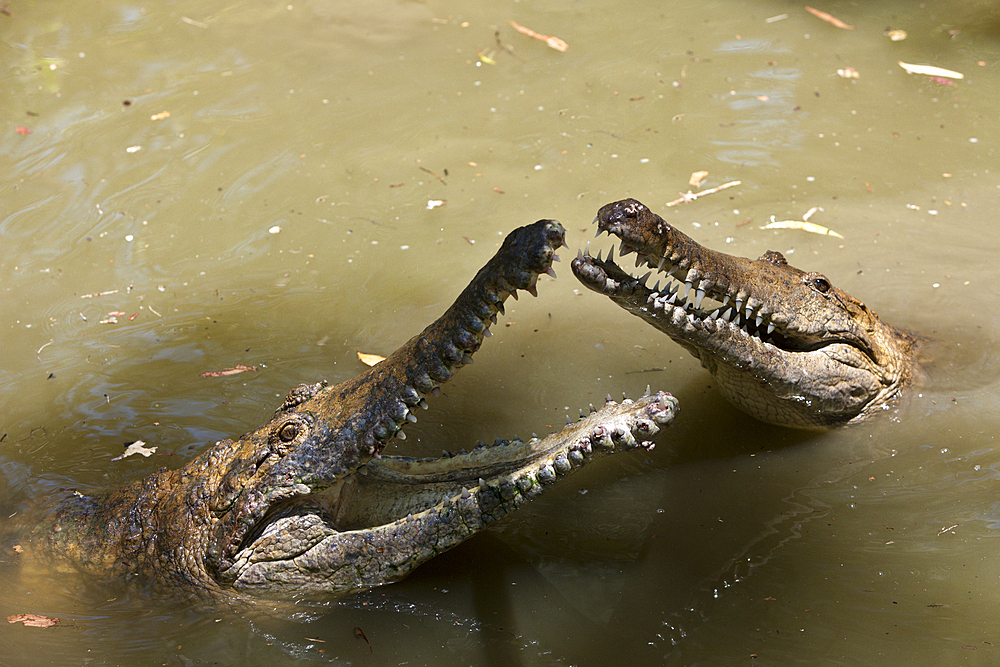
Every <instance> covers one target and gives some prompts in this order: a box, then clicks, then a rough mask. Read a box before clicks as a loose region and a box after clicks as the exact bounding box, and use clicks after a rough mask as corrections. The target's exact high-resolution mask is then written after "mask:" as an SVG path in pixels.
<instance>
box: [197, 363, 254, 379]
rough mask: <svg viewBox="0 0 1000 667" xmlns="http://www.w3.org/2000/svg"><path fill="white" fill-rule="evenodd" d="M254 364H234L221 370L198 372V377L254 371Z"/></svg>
mask: <svg viewBox="0 0 1000 667" xmlns="http://www.w3.org/2000/svg"><path fill="white" fill-rule="evenodd" d="M256 370H257V367H256V366H244V365H242V364H236V365H235V366H233V367H232V368H224V369H222V370H221V371H205V372H204V373H200V374H199V375H198V377H202V378H218V377H223V376H226V375H238V374H239V373H245V372H246V371H256Z"/></svg>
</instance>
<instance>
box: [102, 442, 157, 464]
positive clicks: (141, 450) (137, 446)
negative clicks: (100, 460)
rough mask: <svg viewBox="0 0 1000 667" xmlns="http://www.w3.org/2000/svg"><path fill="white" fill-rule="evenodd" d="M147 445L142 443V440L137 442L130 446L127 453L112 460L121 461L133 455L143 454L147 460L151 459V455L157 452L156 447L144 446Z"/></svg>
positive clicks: (126, 449) (126, 450)
mask: <svg viewBox="0 0 1000 667" xmlns="http://www.w3.org/2000/svg"><path fill="white" fill-rule="evenodd" d="M145 444H146V443H145V442H144V441H142V440H136V441H135V442H133V443H132V444H131V445H129V446H128V447H126V448H125V451H124V452H122V454H121V456H116V457H115V458H113V459H111V460H112V461H121V460H122V459H123V458H125V457H126V456H132V455H133V454H142V455H143V456H145V457H146V458H149V456H150V455H151V454H153V453H154V452H156V447H145V446H144V445H145Z"/></svg>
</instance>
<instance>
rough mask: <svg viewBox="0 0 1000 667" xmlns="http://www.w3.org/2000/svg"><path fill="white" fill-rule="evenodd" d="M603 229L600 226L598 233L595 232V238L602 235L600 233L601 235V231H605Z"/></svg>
mask: <svg viewBox="0 0 1000 667" xmlns="http://www.w3.org/2000/svg"><path fill="white" fill-rule="evenodd" d="M603 231H604V230H603V229H601V228H598V229H597V233H596V234H594V238H595V239H596V238H598V237H600V235H601V232H603Z"/></svg>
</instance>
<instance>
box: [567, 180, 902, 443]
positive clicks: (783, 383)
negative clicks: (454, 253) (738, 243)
mask: <svg viewBox="0 0 1000 667" xmlns="http://www.w3.org/2000/svg"><path fill="white" fill-rule="evenodd" d="M595 222H596V223H597V226H598V235H600V234H601V232H607V233H608V234H611V235H614V236H616V237H618V238H619V239H620V240H621V249H620V253H621V255H622V256H625V255H629V254H632V253H635V255H636V257H635V266H636V267H640V266H643V267H648V268H649V269H650V271H649V272H648V273H646V274H645V275H643V276H642V277H639V278H635V277H633V276H631V275H629V274H628V273H626V272H625V271H624V270H622V268H621V267H619V265H618V264H616V263H615V261H614V259H613V251H612V253H611V254H609V255H608V258H607V259H604V260H602V259H601V258H600V256H598V257H597V258H594V257H592V256H590V254H589V252H588V253H580V255H579V256H578V257H577V258H576V259H575V260H574V261H573V264H572V268H573V273H574V274H575V275H576V277H577V278H578V279H579V280H580V281H581V282H582V283H583V284H584V285H586V286H587V287H589V288H590V289H592V290H594V291H595V292H599V293H601V294H604V295H606V296H608V297H610V298H611V300H612V301H614V302H615V303H617V304H618V305H620V306H621V307H622V308H624V309H626V310H627V311H629V312H631V313H632V314H634V315H637V316H639V317H641V318H642V319H643V320H645V321H646V322H648V323H649V324H651V325H653V326H654V327H656V328H657V329H659V330H660V331H662V332H664V333H666V334H667V335H668V336H670V337H671V338H672V339H673V340H675V341H676V342H678V343H680V344H681V345H682V346H683V347H684V348H686V349H687V350H689V351H690V352H691V353H692V354H693V355H694V356H695V357H697V358H698V359H699V360H700V361H701V363H702V365H703V366H704V367H705V368H706V369H708V371H709V372H711V373H712V375H713V376H714V377H715V380H716V386H717V388H718V390H719V391H720V392H721V393H722V394H723V395H724V396H725V397H726V398H727V399H728V400H729V401H730V402H732V403H733V404H735V405H736V406H737V407H739V408H741V409H742V410H744V411H746V412H748V413H749V414H751V415H753V416H754V417H756V418H758V419H760V420H762V421H765V422H769V423H772V424H780V425H785V426H795V427H804V428H823V427H828V426H833V425H837V424H843V423H847V422H852V421H855V420H859V419H863V418H864V417H865V416H867V415H870V414H872V413H873V412H874V411H876V410H878V409H881V408H884V407H886V406H888V405H889V404H890V403H891V401H892V399H893V398H894V397H895V396H896V395H897V394H898V393H899V391H900V389H901V387H903V386H904V385H905V384H906V383H907V382H908V381H909V380H910V379H911V378H912V376H913V374H914V372H915V368H916V365H915V363H914V361H913V355H914V351H915V350H914V347H915V345H916V342H917V341H916V338H915V337H914V336H912V335H910V334H908V333H906V332H903V331H901V330H899V329H896V328H895V327H892V326H889V325H887V324H885V323H883V322H882V321H881V320H880V319H879V318H878V316H877V315H876V314H875V313H874V312H872V311H871V310H870V309H869V308H868V307H867V306H866V305H865V304H864V303H862V302H861V301H859V300H858V299H855V298H854V297H852V296H851V295H850V294H847V293H846V292H844V291H843V290H840V289H838V288H837V287H835V286H834V285H833V284H832V283H831V281H830V280H829V279H828V278H826V277H825V276H824V275H822V274H820V273H815V272H807V271H802V270H799V269H797V268H795V267H793V266H791V265H789V264H788V262H787V261H786V260H785V258H784V257H783V256H782V255H781V253H778V252H774V251H768V252H766V253H765V254H764V255H763V256H761V257H760V259H756V260H751V259H747V258H745V257H735V256H733V255H728V254H726V253H723V252H718V251H715V250H711V249H710V248H706V247H704V246H702V245H700V244H699V243H697V242H696V241H694V240H693V239H691V238H690V237H689V236H687V235H686V234H684V233H683V232H681V231H679V230H677V229H676V228H674V227H672V226H671V225H670V224H668V223H667V222H666V221H664V220H663V218H661V217H660V216H658V215H656V214H655V213H653V212H652V211H650V210H649V208H647V207H646V206H645V205H643V204H642V203H640V202H638V201H636V200H635V199H625V200H622V201H618V202H614V203H611V204H607V205H606V206H603V207H602V208H601V209H600V211H598V214H597V219H596V220H595ZM653 272H655V273H656V274H657V278H658V280H657V281H656V282H655V284H654V286H653V287H647V282H648V280H649V277H650V274H651V273H653ZM661 283H662V284H661Z"/></svg>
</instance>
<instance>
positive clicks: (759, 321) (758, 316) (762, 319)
mask: <svg viewBox="0 0 1000 667" xmlns="http://www.w3.org/2000/svg"><path fill="white" fill-rule="evenodd" d="M763 321H764V316H763V315H761V314H760V313H757V326H758V327H759V326H760V323H761V322H763Z"/></svg>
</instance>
